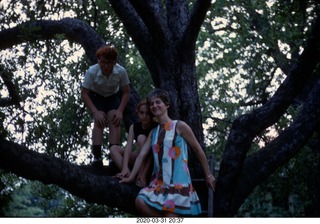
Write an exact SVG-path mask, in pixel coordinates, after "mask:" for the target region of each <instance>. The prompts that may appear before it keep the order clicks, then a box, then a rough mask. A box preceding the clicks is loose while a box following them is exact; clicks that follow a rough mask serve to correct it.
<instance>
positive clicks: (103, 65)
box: [99, 58, 116, 75]
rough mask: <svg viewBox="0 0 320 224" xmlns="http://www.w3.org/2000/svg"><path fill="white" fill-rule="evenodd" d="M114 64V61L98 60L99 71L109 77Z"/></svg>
mask: <svg viewBox="0 0 320 224" xmlns="http://www.w3.org/2000/svg"><path fill="white" fill-rule="evenodd" d="M115 64H116V62H115V61H110V60H106V59H104V58H103V59H99V65H100V69H101V71H102V73H103V74H104V75H110V74H111V72H112V70H113V66H114V65H115Z"/></svg>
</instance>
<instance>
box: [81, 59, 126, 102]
mask: <svg viewBox="0 0 320 224" xmlns="http://www.w3.org/2000/svg"><path fill="white" fill-rule="evenodd" d="M129 83H130V81H129V78H128V74H127V72H126V70H125V68H123V67H122V66H120V65H119V64H115V66H114V67H113V70H112V72H111V74H110V76H109V78H107V77H106V76H104V75H103V74H102V71H101V69H100V66H99V64H95V65H92V66H90V68H89V69H88V70H87V72H86V73H85V76H84V80H83V83H82V87H84V88H86V89H90V90H92V91H94V92H96V93H98V94H100V95H102V96H104V97H108V96H112V95H114V94H116V93H117V92H118V91H119V88H120V87H122V86H126V85H129Z"/></svg>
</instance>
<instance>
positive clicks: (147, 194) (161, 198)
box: [138, 120, 201, 215]
mask: <svg viewBox="0 0 320 224" xmlns="http://www.w3.org/2000/svg"><path fill="white" fill-rule="evenodd" d="M177 122H178V121H176V120H175V121H172V122H169V123H166V124H164V125H158V126H157V127H155V128H154V129H153V131H152V152H153V157H154V169H153V174H152V178H151V182H150V185H149V186H147V187H145V188H143V189H141V191H140V192H139V195H138V197H139V198H142V199H143V200H144V201H145V202H146V203H147V204H149V205H150V206H152V207H154V208H156V209H158V210H161V211H167V212H173V213H177V214H180V215H198V214H200V213H201V205H200V201H199V197H198V195H197V193H196V192H195V190H194V188H193V186H192V183H191V177H190V173H189V168H188V145H187V143H186V141H185V140H184V139H183V138H182V136H180V135H178V134H177V132H176V124H177Z"/></svg>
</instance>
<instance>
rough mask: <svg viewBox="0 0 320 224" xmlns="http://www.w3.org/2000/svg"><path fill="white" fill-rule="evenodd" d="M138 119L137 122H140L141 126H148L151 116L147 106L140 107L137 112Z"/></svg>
mask: <svg viewBox="0 0 320 224" xmlns="http://www.w3.org/2000/svg"><path fill="white" fill-rule="evenodd" d="M138 117H139V121H141V123H142V124H149V123H150V122H151V119H152V118H151V114H150V111H149V110H148V107H147V105H145V104H144V105H141V106H140V108H139V111H138Z"/></svg>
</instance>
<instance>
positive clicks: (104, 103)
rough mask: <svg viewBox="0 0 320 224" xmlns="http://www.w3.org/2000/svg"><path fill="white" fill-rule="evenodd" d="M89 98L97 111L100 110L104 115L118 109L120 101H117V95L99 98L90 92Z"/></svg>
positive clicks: (96, 94)
mask: <svg viewBox="0 0 320 224" xmlns="http://www.w3.org/2000/svg"><path fill="white" fill-rule="evenodd" d="M89 97H90V99H91V101H92V103H93V104H94V106H95V107H96V108H97V109H98V110H101V111H103V112H105V113H106V114H107V113H108V112H109V111H110V110H116V109H118V107H119V105H120V99H119V95H118V94H115V95H112V96H108V97H104V96H101V95H99V94H98V93H96V92H94V91H91V90H90V93H89Z"/></svg>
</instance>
